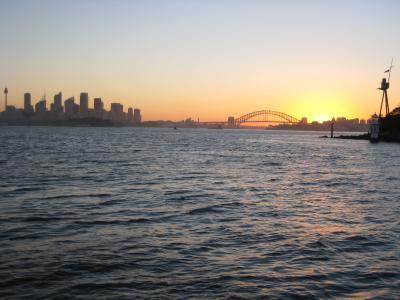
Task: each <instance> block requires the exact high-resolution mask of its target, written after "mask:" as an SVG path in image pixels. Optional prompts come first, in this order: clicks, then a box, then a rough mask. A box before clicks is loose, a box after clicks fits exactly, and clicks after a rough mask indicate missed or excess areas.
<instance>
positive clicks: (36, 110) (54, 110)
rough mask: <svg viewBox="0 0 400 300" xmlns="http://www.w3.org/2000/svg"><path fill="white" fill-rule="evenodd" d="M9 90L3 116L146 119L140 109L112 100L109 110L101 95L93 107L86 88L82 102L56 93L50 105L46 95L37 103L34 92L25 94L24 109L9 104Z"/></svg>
mask: <svg viewBox="0 0 400 300" xmlns="http://www.w3.org/2000/svg"><path fill="white" fill-rule="evenodd" d="M7 93H8V90H7V92H6V91H5V97H6V104H5V111H4V112H3V113H2V114H1V117H2V119H5V120H10V119H11V120H18V119H24V118H25V119H31V120H44V121H45V120H54V121H56V120H61V121H62V120H71V119H100V120H109V121H112V122H116V123H133V124H139V123H141V122H142V117H141V112H140V109H133V108H131V107H129V108H128V111H127V112H124V107H123V105H122V104H121V103H111V109H110V110H109V111H107V110H105V109H104V102H103V101H102V99H101V98H94V99H93V108H90V107H89V95H88V93H84V92H82V93H81V94H80V97H79V104H78V103H76V102H75V98H74V97H70V98H68V99H66V100H65V101H64V105H63V99H62V93H61V92H60V93H58V94H55V95H54V100H53V103H50V107H48V105H47V101H46V97H45V96H43V97H42V98H41V99H40V100H39V101H38V102H37V103H36V104H35V105H33V104H32V96H31V94H30V93H25V94H24V107H23V109H18V108H15V107H14V106H12V105H8V104H7Z"/></svg>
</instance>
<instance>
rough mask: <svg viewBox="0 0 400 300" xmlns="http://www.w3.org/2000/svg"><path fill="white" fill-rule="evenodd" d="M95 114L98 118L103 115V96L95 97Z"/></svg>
mask: <svg viewBox="0 0 400 300" xmlns="http://www.w3.org/2000/svg"><path fill="white" fill-rule="evenodd" d="M93 107H94V115H95V117H96V118H102V117H103V110H104V103H103V102H102V101H101V98H94V106H93Z"/></svg>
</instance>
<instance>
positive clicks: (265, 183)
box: [0, 127, 400, 299]
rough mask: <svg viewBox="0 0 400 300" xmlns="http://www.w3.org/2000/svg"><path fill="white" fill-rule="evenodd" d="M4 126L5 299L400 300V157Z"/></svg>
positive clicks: (320, 145) (261, 141)
mask: <svg viewBox="0 0 400 300" xmlns="http://www.w3.org/2000/svg"><path fill="white" fill-rule="evenodd" d="M322 134H326V133H313V132H288V131H266V130H206V129H198V130H196V129H178V130H172V129H166V128H165V129H163V128H55V127H0V145H1V146H0V149H1V151H0V196H1V197H0V298H1V299H24V298H26V299H28V298H29V299H51V298H57V299H155V298H159V299H190V298H193V299H215V298H217V299H254V298H262V297H265V298H272V299H274V298H282V299H288V298H301V297H307V298H337V297H338V298H351V299H354V298H360V299H364V298H377V299H378V298H379V299H381V298H388V299H396V298H399V297H400V218H399V217H400V184H399V178H400V169H399V166H400V147H399V145H398V144H390V143H379V144H371V143H369V142H368V141H357V140H336V139H320V138H318V136H319V135H322Z"/></svg>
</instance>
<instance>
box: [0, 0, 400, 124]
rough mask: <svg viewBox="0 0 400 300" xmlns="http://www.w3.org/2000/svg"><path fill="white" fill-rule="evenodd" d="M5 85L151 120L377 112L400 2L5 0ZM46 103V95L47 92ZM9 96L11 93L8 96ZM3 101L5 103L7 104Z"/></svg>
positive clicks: (19, 97)
mask: <svg viewBox="0 0 400 300" xmlns="http://www.w3.org/2000/svg"><path fill="white" fill-rule="evenodd" d="M0 5H1V8H0V9H1V17H0V37H1V41H2V43H1V47H0V85H1V86H3V87H4V86H5V85H7V86H8V88H9V102H10V104H12V105H16V106H18V107H22V105H23V93H24V92H31V93H32V96H33V100H34V102H36V101H37V100H38V99H39V98H40V97H41V96H42V95H43V93H44V91H46V94H47V100H48V102H51V101H52V100H53V95H54V94H55V93H57V92H59V91H62V93H63V98H64V99H66V98H67V97H71V96H75V98H76V99H79V93H80V92H81V91H85V92H88V93H89V96H90V98H91V102H90V103H91V106H92V105H93V103H92V101H93V100H92V99H93V98H94V97H102V98H103V100H104V101H105V103H106V108H107V109H108V108H109V104H110V103H111V102H121V103H123V104H124V106H125V110H126V109H127V107H128V106H132V107H135V108H140V109H141V110H142V115H143V118H144V120H157V119H164V120H167V119H170V120H181V119H184V118H187V117H192V118H194V119H197V118H200V120H203V121H214V120H215V121H218V120H226V118H227V117H228V116H230V115H232V116H235V117H239V116H240V115H243V114H245V113H248V112H251V111H255V110H260V109H270V110H276V111H281V112H284V113H287V114H290V115H292V116H294V117H296V118H301V117H303V116H305V117H308V118H309V120H319V121H320V120H323V119H330V118H331V117H332V116H335V117H338V116H345V117H348V118H351V117H362V118H366V117H368V116H370V115H371V114H372V113H374V112H376V111H378V110H379V101H380V92H379V91H378V90H377V89H376V88H377V87H378V86H379V83H380V80H381V78H382V76H383V75H384V74H383V71H385V70H386V69H387V68H388V66H389V64H390V61H391V59H392V58H393V59H394V65H395V67H394V69H393V73H392V81H391V88H390V90H389V97H390V104H391V108H392V107H394V106H397V105H399V104H400V1H396V0H393V1H382V0H379V1H378V0H376V1H368V0H364V1H361V0H360V1H349V0H343V1H340V0H335V1H316V0H313V1H299V0H293V1H266V0H265V1H251V0H250V1H244V0H243V1H235V0H226V1H224V0H221V1H219V0H210V1H200V0H198V1H189V0H188V1H183V0H182V1H172V0H171V1H166V0H165V1H149V0H146V1H128V0H126V1H122V0H109V1H101V0H86V1H82V0H79V1H77V0H75V1H72V0H69V1H54V0H51V1H41V0H38V1H23V0H19V1H15V0H9V1H8V0H2V1H1V4H0ZM49 100H50V101H49ZM1 103H3V97H2V99H1ZM1 108H3V105H2V106H1Z"/></svg>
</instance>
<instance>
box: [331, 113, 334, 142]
mask: <svg viewBox="0 0 400 300" xmlns="http://www.w3.org/2000/svg"><path fill="white" fill-rule="evenodd" d="M334 123H335V119H334V118H332V122H331V139H333V124H334Z"/></svg>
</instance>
